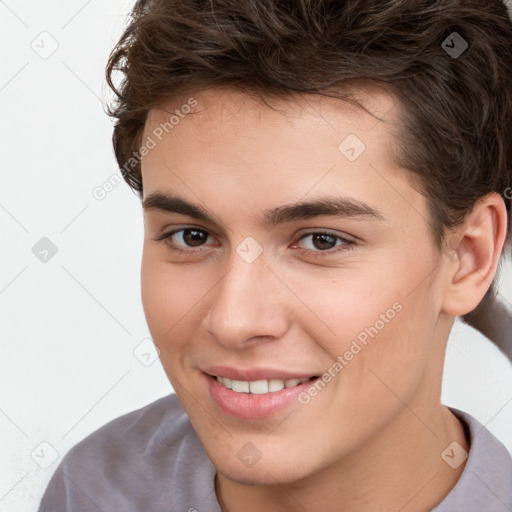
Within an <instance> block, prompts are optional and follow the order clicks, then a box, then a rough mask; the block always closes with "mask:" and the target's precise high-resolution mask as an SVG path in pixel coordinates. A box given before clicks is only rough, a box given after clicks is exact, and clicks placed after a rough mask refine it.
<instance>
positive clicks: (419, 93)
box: [107, 0, 512, 245]
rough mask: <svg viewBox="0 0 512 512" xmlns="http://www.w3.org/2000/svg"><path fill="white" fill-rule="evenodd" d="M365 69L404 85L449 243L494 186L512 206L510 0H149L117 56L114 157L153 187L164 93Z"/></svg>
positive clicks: (348, 77)
mask: <svg viewBox="0 0 512 512" xmlns="http://www.w3.org/2000/svg"><path fill="white" fill-rule="evenodd" d="M455 33H456V34H455ZM454 38H455V39H454ZM456 43H457V44H459V52H460V49H462V50H463V51H462V53H461V54H460V55H457V54H454V53H453V51H451V52H450V48H454V47H455V44H456ZM465 45H467V48H465ZM116 71H120V72H121V73H122V76H123V80H122V81H121V83H120V85H119V86H116V85H114V74H115V72H116ZM357 80H373V81H375V83H377V84H378V83H381V84H386V86H388V87H389V86H390V87H392V89H393V91H394V94H395V95H396V98H397V99H398V100H399V102H400V103H401V105H402V106H403V107H404V112H405V116H404V119H402V128H401V130H400V136H399V137H398V139H399V144H400V145H399V147H400V151H399V155H398V156H397V164H398V165H399V166H401V167H404V168H405V169H408V170H409V171H411V172H412V173H414V177H415V178H416V179H417V181H418V183H419V189H420V191H421V192H422V193H424V194H425V196H426V197H427V198H428V201H429V209H430V216H431V219H430V222H431V226H432V228H433V229H432V231H433V235H434V238H435V240H436V242H437V243H438V244H439V245H440V243H441V242H442V239H443V233H444V231H445V229H446V228H451V227H454V226H456V225H457V224H458V223H460V222H461V221H462V220H463V219H464V216H465V215H466V214H467V213H468V212H469V211H470V210H471V209H472V207H473V205H474V204H475V202H476V201H477V200H478V199H479V198H480V197H482V196H484V195H486V194H487V193H490V192H497V193H499V194H500V195H501V196H502V197H503V198H504V199H505V203H506V205H507V210H508V213H509V217H510V209H511V199H510V195H512V194H510V193H509V192H512V189H511V188H510V187H511V185H512V178H511V176H512V22H511V20H510V18H509V15H508V12H507V7H506V5H505V4H504V3H503V2H501V1H499V0H468V1H458V0H411V1H409V0H407V1H404V0H386V1H382V0H346V1H342V0H139V1H137V3H136V4H135V6H134V8H133V11H132V13H131V20H130V23H129V24H128V27H127V28H126V30H125V32H124V33H123V35H122V37H121V39H120V41H119V42H118V44H117V45H116V47H115V48H114V50H113V51H112V54H111V55H110V59H109V62H108V66H107V81H108V83H109V85H110V87H111V88H112V89H113V90H114V92H115V93H116V99H115V101H114V103H113V104H112V106H111V107H110V108H109V115H111V116H112V117H114V119H115V128H114V134H113V143H114V151H115V156H116V159H117V162H118V164H119V166H120V167H121V170H122V173H123V177H124V179H125V181H126V182H127V183H128V184H129V185H130V187H132V188H133V189H134V190H136V191H137V192H138V193H139V195H140V196H142V189H143V188H142V187H143V184H142V176H141V169H140V160H137V159H133V158H131V157H132V155H133V154H135V153H136V152H137V150H138V148H139V146H140V144H141V138H142V132H143V129H144V125H145V122H146V117H147V114H148V112H149V110H151V109H152V108H154V107H155V106H156V105H157V104H158V103H159V102H160V101H162V100H164V99H166V98H172V97H177V96H178V95H180V94H186V93H187V91H193V90H197V89H205V88H208V87H230V88H239V89H242V90H244V89H246V90H252V91H257V92H259V93H262V94H263V95H265V94H272V95H274V94H278V95H282V96H286V95H288V94H290V93H295V92H299V93H312V94H322V93H324V92H325V91H333V90H336V87H342V86H343V85H345V84H347V83H351V82H354V81H357ZM509 232H510V225H509Z"/></svg>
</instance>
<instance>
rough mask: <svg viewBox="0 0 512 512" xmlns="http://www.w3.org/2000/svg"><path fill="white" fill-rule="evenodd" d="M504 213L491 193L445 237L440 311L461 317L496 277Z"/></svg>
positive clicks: (504, 229)
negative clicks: (446, 245)
mask: <svg viewBox="0 0 512 512" xmlns="http://www.w3.org/2000/svg"><path fill="white" fill-rule="evenodd" d="M507 217H508V215H507V209H506V207H505V203H504V201H503V198H502V197H501V196H500V195H499V194H497V193H495V192H493V193H490V194H488V195H486V196H484V197H482V198H480V199H479V200H478V201H477V202H476V203H475V205H474V207H473V209H472V210H471V212H470V213H469V214H468V216H467V217H466V220H465V221H464V224H463V225H462V226H459V227H458V228H456V229H455V230H454V232H453V233H452V234H451V235H450V237H449V246H450V249H451V251H450V253H449V255H447V256H446V268H447V274H446V288H445V294H444V298H443V304H442V310H443V311H444V312H445V313H447V314H449V315H453V316H461V315H465V314H466V313H469V312H470V311H472V310H473V309H475V308H476V307H477V306H478V304H479V303H480V301H481V300H482V298H483V297H484V295H485V293H486V292H487V290H488V289H489V287H490V286H491V284H492V281H493V279H494V276H495V274H496V269H497V266H498V262H499V259H500V255H501V251H502V249H503V245H504V243H505V239H506V234H507V221H508V218H507Z"/></svg>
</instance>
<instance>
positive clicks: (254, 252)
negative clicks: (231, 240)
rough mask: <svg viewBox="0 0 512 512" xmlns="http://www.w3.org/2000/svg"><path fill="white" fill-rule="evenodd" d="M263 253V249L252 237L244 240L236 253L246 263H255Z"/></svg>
mask: <svg viewBox="0 0 512 512" xmlns="http://www.w3.org/2000/svg"><path fill="white" fill-rule="evenodd" d="M262 252H263V247H262V246H261V245H260V244H259V243H258V242H257V241H256V240H255V239H254V238H253V237H252V236H248V237H247V238H244V240H243V241H242V242H241V243H240V244H238V247H237V248H236V253H237V254H238V255H239V256H240V258H242V259H243V260H244V261H245V262H246V263H252V262H253V261H255V260H256V259H257V258H258V257H259V256H260V254H261V253H262Z"/></svg>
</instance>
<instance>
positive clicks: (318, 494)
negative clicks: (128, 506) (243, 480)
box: [215, 405, 469, 512]
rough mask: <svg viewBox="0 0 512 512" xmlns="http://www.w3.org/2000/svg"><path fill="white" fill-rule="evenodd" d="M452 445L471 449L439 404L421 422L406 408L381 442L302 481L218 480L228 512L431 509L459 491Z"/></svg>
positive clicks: (459, 470) (459, 427) (410, 511)
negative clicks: (450, 458) (449, 451)
mask: <svg viewBox="0 0 512 512" xmlns="http://www.w3.org/2000/svg"><path fill="white" fill-rule="evenodd" d="M453 441H456V442H457V443H459V444H460V445H461V446H462V447H463V448H464V449H465V450H466V451H469V444H468V440H467V439H466V436H465V432H464V429H463V427H462V425H461V423H460V422H459V420H458V419H457V418H456V417H455V416H454V415H453V414H452V413H451V412H450V411H449V410H448V409H447V408H446V407H443V406H441V405H438V406H437V407H436V408H435V409H434V410H433V411H432V412H431V413H430V414H428V415H423V416H422V417H421V419H420V418H418V416H416V415H415V414H414V413H413V412H412V408H404V409H403V411H402V412H401V413H400V415H399V416H398V417H397V418H396V420H395V421H393V423H392V424H390V425H389V427H388V428H387V429H386V430H384V431H383V432H381V434H380V435H379V436H378V438H377V439H374V440H372V442H371V443H368V444H366V445H365V446H364V447H363V448H361V449H359V450H356V451H354V452H352V453H351V454H350V455H348V456H347V457H345V458H344V459H343V460H341V461H338V462H337V463H336V464H335V465H332V466H329V467H327V468H325V469H324V470H322V471H321V472H319V473H316V474H313V475H309V476H308V477H306V478H303V479H301V480H300V481H297V482H292V483H288V484H276V485H254V486H249V485H244V484H240V483H237V482H235V481H233V480H230V479H229V478H224V477H220V478H216V484H215V485H216V492H217V497H218V500H219V503H220V505H221V507H222V510H223V511H224V512H239V511H244V512H252V511H254V512H256V511H261V510H273V511H276V512H288V511H296V510H299V509H302V508H303V509H304V510H322V511H324V512H330V511H333V512H334V511H336V512H339V511H340V510H342V511H343V512H356V511H357V512H359V511H360V510H362V509H364V510H380V511H385V512H387V511H396V510H400V512H420V511H421V512H423V511H428V510H432V508H434V507H435V506H436V505H438V504H439V503H440V502H441V501H442V500H443V499H444V498H445V497H446V495H447V494H448V493H449V492H450V491H451V489H452V488H453V487H454V485H455V484H456V482H457V481H458V479H459V478H460V476H461V474H462V471H463V469H464V466H465V463H463V464H461V465H460V466H459V467H458V468H456V469H453V468H452V467H451V466H449V465H448V464H447V463H446V462H445V461H444V460H443V459H442V457H441V453H442V452H443V451H444V450H445V449H446V448H447V446H448V445H449V444H451V443H452V442H453Z"/></svg>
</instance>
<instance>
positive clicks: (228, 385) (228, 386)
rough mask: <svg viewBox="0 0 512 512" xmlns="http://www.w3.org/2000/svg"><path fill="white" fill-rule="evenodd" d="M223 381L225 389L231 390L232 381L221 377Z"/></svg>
mask: <svg viewBox="0 0 512 512" xmlns="http://www.w3.org/2000/svg"><path fill="white" fill-rule="evenodd" d="M219 378H220V379H221V381H220V382H221V384H222V385H223V386H224V387H225V388H228V389H231V387H232V386H231V379H229V378H228V377H219Z"/></svg>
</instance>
